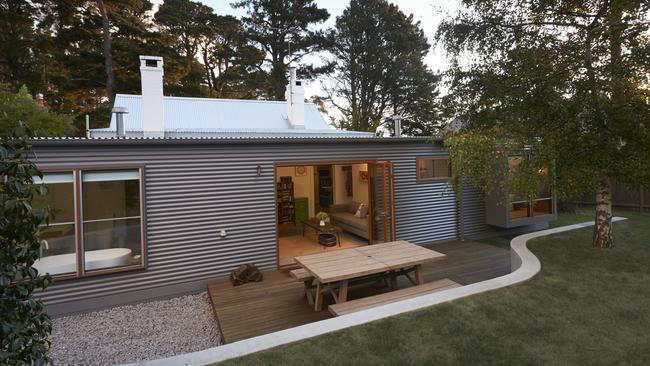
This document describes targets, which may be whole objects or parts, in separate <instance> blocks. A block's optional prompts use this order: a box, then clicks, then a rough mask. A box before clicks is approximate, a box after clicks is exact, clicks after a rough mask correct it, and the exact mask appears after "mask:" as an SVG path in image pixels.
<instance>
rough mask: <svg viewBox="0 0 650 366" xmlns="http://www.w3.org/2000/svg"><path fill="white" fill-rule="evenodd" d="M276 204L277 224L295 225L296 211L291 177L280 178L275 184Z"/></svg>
mask: <svg viewBox="0 0 650 366" xmlns="http://www.w3.org/2000/svg"><path fill="white" fill-rule="evenodd" d="M276 203H277V210H278V224H279V225H284V224H295V223H296V209H295V204H294V197H293V181H292V180H291V177H280V182H278V183H277V184H276Z"/></svg>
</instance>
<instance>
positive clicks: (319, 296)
mask: <svg viewBox="0 0 650 366" xmlns="http://www.w3.org/2000/svg"><path fill="white" fill-rule="evenodd" d="M322 292H323V285H321V283H320V281H316V301H314V302H315V305H314V310H316V311H321V310H323V294H322Z"/></svg>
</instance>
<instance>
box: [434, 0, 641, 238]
mask: <svg viewBox="0 0 650 366" xmlns="http://www.w3.org/2000/svg"><path fill="white" fill-rule="evenodd" d="M464 4H465V6H466V9H463V10H461V11H460V12H459V13H458V14H457V16H456V17H455V18H453V19H450V20H447V21H445V22H443V23H442V24H441V26H440V28H439V29H438V39H439V41H440V42H441V43H442V44H443V45H444V46H445V48H446V49H447V50H448V52H449V53H450V55H451V56H452V64H453V65H454V66H453V67H452V69H451V70H450V72H449V76H450V80H451V82H450V91H451V93H450V95H449V96H448V97H447V98H446V104H447V107H448V111H449V112H450V117H454V118H455V119H456V120H458V121H463V126H462V128H461V129H460V132H457V133H458V134H459V135H460V136H455V137H454V136H452V137H450V138H449V139H448V143H449V146H450V148H451V150H452V153H455V154H458V153H461V152H460V150H463V151H464V152H462V153H463V154H466V155H467V154H469V155H471V154H473V153H472V152H471V150H480V149H482V148H483V147H482V146H481V139H480V138H479V137H482V138H485V139H488V140H491V141H492V140H495V141H498V142H500V143H501V145H500V147H501V148H504V146H508V147H510V146H514V147H518V148H519V154H521V153H522V152H521V148H522V147H524V146H525V145H534V149H533V153H532V155H531V156H532V157H533V160H534V163H531V164H527V167H522V168H521V169H518V172H515V173H514V174H516V175H518V177H515V178H514V180H515V181H518V182H519V183H520V185H521V186H523V187H527V189H525V191H526V190H527V191H531V190H532V189H533V187H535V186H536V185H537V184H538V180H539V174H534V173H535V170H536V169H539V166H540V165H542V166H547V167H552V169H553V170H554V172H553V176H554V177H555V179H556V181H555V187H556V188H557V193H558V195H559V197H560V198H564V197H572V196H573V197H574V196H577V195H579V194H581V193H585V191H586V192H596V193H597V195H596V203H597V223H598V225H596V229H595V230H596V234H597V235H595V237H594V244H596V243H597V242H599V244H598V246H605V247H606V246H610V245H611V242H612V241H611V231H609V232H608V231H607V230H606V231H602V230H603V229H604V228H607V227H609V228H611V182H612V181H616V182H617V184H619V185H621V186H623V187H628V188H635V189H638V187H639V186H646V187H647V186H650V129H649V126H650V90H649V85H650V62H648V59H649V58H648V57H649V56H650V35H649V33H648V31H647V30H648V24H650V20H648V18H647V14H648V11H649V10H650V4H649V3H647V2H643V1H632V0H630V1H614V2H611V1H582V0H572V1H564V2H555V1H551V2H542V3H539V4H537V5H534V6H531V4H530V2H527V1H514V2H513V1H506V0H468V1H465V2H464ZM467 59H471V60H472V61H471V62H463V61H462V60H467ZM472 129H476V130H475V131H471V130H472ZM468 131H471V132H468ZM468 133H469V134H470V135H469V136H468V137H467V139H465V140H463V139H464V137H463V136H464V135H465V134H468ZM459 141H462V143H461V142H459ZM472 142H474V143H472ZM473 158H474V159H479V160H480V162H474V163H473V164H472V165H474V166H475V167H480V166H482V165H490V164H493V163H494V160H493V156H491V155H490V154H485V155H483V156H478V155H477V154H474V156H473ZM452 159H458V158H452ZM455 168H456V169H457V170H456V171H457V173H460V172H462V173H463V174H465V177H466V178H468V179H470V180H472V181H474V182H477V181H482V180H485V179H484V178H486V177H485V176H484V171H483V170H481V169H469V168H464V167H461V166H459V165H456V166H455ZM472 176H475V177H474V178H472ZM475 178H477V179H475ZM524 193H525V192H524ZM601 239H602V240H601Z"/></svg>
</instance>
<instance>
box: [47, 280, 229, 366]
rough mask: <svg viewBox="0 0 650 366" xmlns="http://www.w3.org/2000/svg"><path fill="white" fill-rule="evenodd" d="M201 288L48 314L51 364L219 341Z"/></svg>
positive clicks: (131, 358)
mask: <svg viewBox="0 0 650 366" xmlns="http://www.w3.org/2000/svg"><path fill="white" fill-rule="evenodd" d="M219 339H220V336H219V327H218V325H217V322H216V320H215V317H214V313H213V311H212V306H211V305H210V299H209V298H208V294H207V292H202V293H200V294H196V295H187V296H180V297H175V298H172V299H167V300H161V301H152V302H147V303H140V304H134V305H125V306H118V307H114V308H110V309H106V310H101V311H96V312H93V313H87V314H80V315H72V316H67V317H61V318H55V319H53V329H52V334H51V336H50V341H51V342H52V347H51V349H50V356H51V357H52V360H53V361H54V365H115V364H122V363H128V362H135V361H142V360H151V359H156V358H162V357H169V356H174V355H177V354H181V353H187V352H194V351H200V350H203V349H206V348H210V347H214V346H217V345H219Z"/></svg>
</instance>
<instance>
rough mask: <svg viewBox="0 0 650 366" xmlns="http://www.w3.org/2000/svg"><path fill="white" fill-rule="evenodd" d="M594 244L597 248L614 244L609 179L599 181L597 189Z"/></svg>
mask: <svg viewBox="0 0 650 366" xmlns="http://www.w3.org/2000/svg"><path fill="white" fill-rule="evenodd" d="M593 245H594V247H596V248H611V247H612V246H614V236H613V227H612V185H611V182H610V181H609V179H606V178H603V179H600V181H599V182H598V188H597V191H596V225H595V226H594V238H593Z"/></svg>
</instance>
